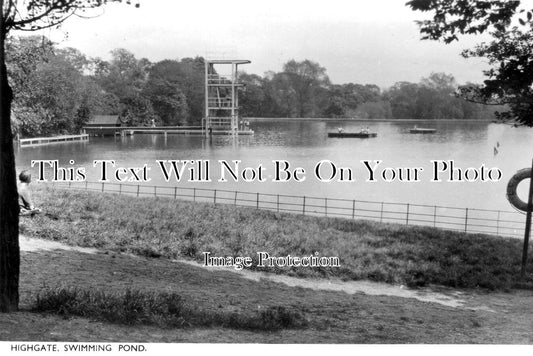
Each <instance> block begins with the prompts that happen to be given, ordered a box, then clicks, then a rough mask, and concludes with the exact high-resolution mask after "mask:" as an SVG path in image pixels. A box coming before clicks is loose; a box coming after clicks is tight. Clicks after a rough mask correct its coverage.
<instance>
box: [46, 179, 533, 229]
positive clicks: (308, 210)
mask: <svg viewBox="0 0 533 356" xmlns="http://www.w3.org/2000/svg"><path fill="white" fill-rule="evenodd" d="M53 186H57V187H66V188H70V189H77V190H87V191H101V192H108V193H117V194H127V195H134V196H138V197H139V196H155V197H166V198H172V199H181V200H190V201H195V202H205V203H213V204H229V205H235V206H245V207H252V208H255V209H265V210H273V211H277V212H292V213H298V214H302V215H314V216H326V217H340V218H348V219H367V220H374V221H380V222H390V223H399V224H405V225H423V226H432V227H437V228H441V229H447V230H457V231H464V232H469V233H484V234H492V235H500V236H510V237H523V235H524V227H525V215H524V214H521V213H519V212H517V211H503V210H487V209H474V208H458V207H450V206H439V205H420V204H408V203H392V202H376V201H366V200H355V199H352V200H350V199H333V198H320V197H312V196H297V195H284V194H270V193H259V192H255V193H252V192H241V191H235V190H221V189H207V188H189V187H173V186H154V185H136V184H127V183H122V184H121V183H100V182H68V183H66V182H65V183H53Z"/></svg>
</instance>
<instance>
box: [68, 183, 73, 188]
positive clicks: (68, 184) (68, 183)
mask: <svg viewBox="0 0 533 356" xmlns="http://www.w3.org/2000/svg"><path fill="white" fill-rule="evenodd" d="M71 184H72V182H71V181H69V182H68V188H69V189H70V185H71Z"/></svg>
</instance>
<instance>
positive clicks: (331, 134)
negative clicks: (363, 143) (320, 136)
mask: <svg viewBox="0 0 533 356" xmlns="http://www.w3.org/2000/svg"><path fill="white" fill-rule="evenodd" d="M377 135H378V134H377V133H376V132H328V137H357V138H369V137H376V136H377Z"/></svg>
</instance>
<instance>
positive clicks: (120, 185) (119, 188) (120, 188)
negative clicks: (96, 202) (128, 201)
mask: <svg viewBox="0 0 533 356" xmlns="http://www.w3.org/2000/svg"><path fill="white" fill-rule="evenodd" d="M118 195H122V184H119V185H118Z"/></svg>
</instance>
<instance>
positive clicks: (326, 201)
mask: <svg viewBox="0 0 533 356" xmlns="http://www.w3.org/2000/svg"><path fill="white" fill-rule="evenodd" d="M324 209H325V210H326V217H327V216H328V198H324Z"/></svg>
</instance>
